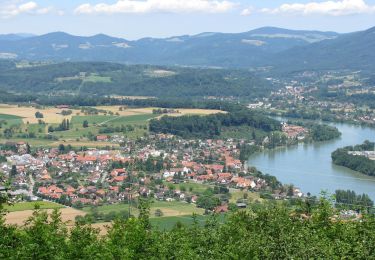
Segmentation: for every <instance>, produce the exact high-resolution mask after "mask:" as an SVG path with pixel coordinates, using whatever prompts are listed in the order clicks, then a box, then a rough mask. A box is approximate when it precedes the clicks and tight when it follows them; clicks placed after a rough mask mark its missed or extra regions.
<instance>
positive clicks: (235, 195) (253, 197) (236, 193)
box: [229, 190, 263, 203]
mask: <svg viewBox="0 0 375 260" xmlns="http://www.w3.org/2000/svg"><path fill="white" fill-rule="evenodd" d="M245 194H247V195H245ZM231 195H232V196H231V198H230V200H229V201H230V202H233V203H236V202H237V200H238V199H243V198H244V197H245V196H247V199H248V200H250V201H259V202H262V201H263V199H261V198H260V196H259V193H256V192H249V191H240V190H231Z"/></svg>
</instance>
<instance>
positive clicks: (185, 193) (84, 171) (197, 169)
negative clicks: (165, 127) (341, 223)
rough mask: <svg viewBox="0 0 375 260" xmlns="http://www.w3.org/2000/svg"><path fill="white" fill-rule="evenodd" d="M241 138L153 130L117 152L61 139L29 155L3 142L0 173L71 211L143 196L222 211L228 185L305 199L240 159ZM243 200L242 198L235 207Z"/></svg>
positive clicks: (27, 196)
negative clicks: (208, 194) (206, 199)
mask: <svg viewBox="0 0 375 260" xmlns="http://www.w3.org/2000/svg"><path fill="white" fill-rule="evenodd" d="M244 142H245V141H243V140H242V141H241V140H240V141H235V140H233V139H228V140H212V139H208V140H184V139H181V138H179V137H176V136H173V135H169V134H150V135H149V136H148V137H142V138H139V139H137V140H127V141H126V142H125V144H124V145H123V146H122V147H120V149H115V150H101V149H86V150H74V149H72V148H71V147H66V146H64V145H63V144H61V145H60V146H59V147H58V148H40V149H35V150H34V151H33V152H31V151H30V146H29V145H28V144H27V143H24V142H18V143H7V144H6V145H5V146H3V149H2V150H1V152H0V155H1V156H2V157H3V158H6V159H7V161H6V162H3V163H2V164H1V170H2V171H3V172H4V174H5V176H7V177H8V179H9V180H10V181H11V184H12V193H11V194H12V195H14V196H18V197H17V198H18V199H19V198H20V197H22V198H23V199H24V200H29V201H30V200H31V201H35V200H40V199H43V200H49V201H53V202H57V203H60V204H63V205H66V206H73V207H75V208H82V207H83V206H87V205H94V206H98V205H105V204H116V203H129V201H130V200H135V199H137V197H140V196H141V197H148V198H152V199H155V200H159V201H167V202H168V201H170V202H171V201H180V202H184V203H194V204H197V206H199V207H203V208H204V209H205V210H207V211H215V210H219V211H220V212H226V211H228V202H229V197H230V195H229V194H230V190H248V191H252V192H258V193H261V194H268V198H273V199H283V198H287V197H288V198H290V197H302V196H304V194H303V193H302V192H301V191H300V190H299V189H298V188H295V187H293V186H288V185H284V186H283V185H281V183H279V182H278V181H277V180H276V179H275V178H274V177H272V176H269V175H263V174H262V173H260V172H258V171H257V170H256V169H255V168H252V167H247V165H246V163H245V162H241V161H240V160H239V159H238V158H239V156H240V152H241V151H240V147H241V145H244V144H245V143H244ZM30 152H31V154H30ZM185 183H194V184H196V185H201V186H202V187H205V188H207V189H213V191H214V194H217V195H218V196H212V201H213V202H212V203H209V204H204V203H199V200H200V197H202V194H201V193H198V192H197V191H195V190H194V189H193V188H190V189H187V188H185V187H184V184H185ZM220 194H221V195H222V196H219V195H220ZM214 197H215V198H218V199H214ZM246 204H247V201H246V200H239V201H238V203H237V207H246Z"/></svg>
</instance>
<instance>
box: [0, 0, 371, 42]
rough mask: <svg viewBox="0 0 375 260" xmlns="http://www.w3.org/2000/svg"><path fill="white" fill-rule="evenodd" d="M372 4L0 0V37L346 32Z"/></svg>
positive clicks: (367, 24) (361, 26) (366, 19)
mask: <svg viewBox="0 0 375 260" xmlns="http://www.w3.org/2000/svg"><path fill="white" fill-rule="evenodd" d="M374 18H375V0H333V1H329V0H323V1H322V0H315V1H306V0H272V1H271V0H263V1H250V0H189V1H183V0H142V1H141V0H111V1H104V0H95V1H87V0H78V1H72V0H66V1H56V0H52V1H46V0H35V1H29V0H0V22H1V24H2V26H1V28H0V34H9V33H20V32H21V33H32V34H36V35H42V34H46V33H50V32H55V31H63V32H66V33H69V34H72V35H81V36H90V35H96V34H99V33H103V34H107V35H111V36H114V37H121V38H125V39H129V40H135V39H140V38H144V37H152V38H167V37H173V36H179V35H195V34H199V33H202V32H223V33H238V32H246V31H249V30H253V29H256V28H260V27H268V26H270V27H280V28H288V29H293V30H317V31H334V32H338V33H348V32H353V31H361V30H365V29H368V28H371V27H372V26H374V25H375V24H374V21H375V19H374Z"/></svg>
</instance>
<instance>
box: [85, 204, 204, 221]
mask: <svg viewBox="0 0 375 260" xmlns="http://www.w3.org/2000/svg"><path fill="white" fill-rule="evenodd" d="M128 209H129V206H128V204H113V205H103V206H99V207H97V210H98V212H99V213H104V214H108V213H110V212H116V213H118V212H120V211H124V210H126V211H127V210H128ZM157 209H160V210H161V211H162V212H163V216H164V217H176V216H186V215H187V216H189V215H192V214H193V213H195V214H198V215H202V214H203V213H204V210H203V209H200V208H197V207H196V206H195V205H194V204H189V203H185V202H179V201H172V202H166V201H154V202H153V203H152V204H151V208H150V214H151V216H150V217H151V218H156V216H155V211H156V210H157ZM83 211H85V212H88V213H89V212H91V207H85V208H83ZM131 213H132V215H135V216H137V215H138V209H137V208H136V207H134V206H132V207H131Z"/></svg>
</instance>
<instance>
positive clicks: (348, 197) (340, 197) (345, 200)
mask: <svg viewBox="0 0 375 260" xmlns="http://www.w3.org/2000/svg"><path fill="white" fill-rule="evenodd" d="M335 199H336V207H337V208H347V209H352V210H357V211H369V209H370V208H372V207H373V206H374V202H373V201H372V200H371V199H370V197H369V195H367V194H358V195H357V194H356V193H355V191H352V190H336V192H335Z"/></svg>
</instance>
